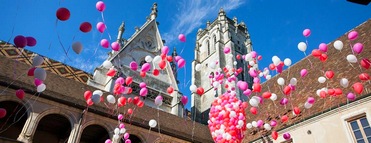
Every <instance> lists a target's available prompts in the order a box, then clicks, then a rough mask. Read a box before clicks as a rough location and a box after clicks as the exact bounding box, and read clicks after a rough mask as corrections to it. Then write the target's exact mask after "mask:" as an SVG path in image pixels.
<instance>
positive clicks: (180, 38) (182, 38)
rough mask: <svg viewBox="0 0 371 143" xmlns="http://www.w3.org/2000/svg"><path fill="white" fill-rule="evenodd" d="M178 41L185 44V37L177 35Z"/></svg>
mask: <svg viewBox="0 0 371 143" xmlns="http://www.w3.org/2000/svg"><path fill="white" fill-rule="evenodd" d="M178 39H179V41H181V42H185V41H186V37H185V35H184V34H179V36H178Z"/></svg>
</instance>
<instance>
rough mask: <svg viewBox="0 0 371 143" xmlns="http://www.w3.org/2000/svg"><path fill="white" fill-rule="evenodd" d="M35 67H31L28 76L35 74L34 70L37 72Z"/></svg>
mask: <svg viewBox="0 0 371 143" xmlns="http://www.w3.org/2000/svg"><path fill="white" fill-rule="evenodd" d="M35 69H36V67H32V68H30V69H29V70H28V73H27V75H28V76H33V75H34V72H35Z"/></svg>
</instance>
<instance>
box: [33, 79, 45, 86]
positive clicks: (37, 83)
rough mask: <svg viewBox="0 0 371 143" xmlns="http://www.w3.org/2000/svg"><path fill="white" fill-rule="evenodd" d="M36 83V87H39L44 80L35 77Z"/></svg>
mask: <svg viewBox="0 0 371 143" xmlns="http://www.w3.org/2000/svg"><path fill="white" fill-rule="evenodd" d="M34 83H35V85H36V87H37V86H39V85H40V84H42V83H43V81H42V80H40V79H37V78H35V79H34Z"/></svg>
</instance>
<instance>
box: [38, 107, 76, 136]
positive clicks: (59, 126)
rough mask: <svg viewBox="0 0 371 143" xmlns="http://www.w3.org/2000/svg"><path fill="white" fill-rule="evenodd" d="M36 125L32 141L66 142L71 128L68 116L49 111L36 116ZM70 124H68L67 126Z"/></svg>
mask: <svg viewBox="0 0 371 143" xmlns="http://www.w3.org/2000/svg"><path fill="white" fill-rule="evenodd" d="M36 119H37V120H38V122H37V126H36V128H35V130H34V133H33V137H32V138H33V139H32V142H37V143H49V142H67V141H68V139H69V136H70V133H71V131H72V129H73V126H72V125H73V123H72V122H71V121H70V119H71V118H70V117H68V116H66V115H64V114H60V113H50V114H46V115H43V116H41V118H39V117H36ZM68 124H70V126H68Z"/></svg>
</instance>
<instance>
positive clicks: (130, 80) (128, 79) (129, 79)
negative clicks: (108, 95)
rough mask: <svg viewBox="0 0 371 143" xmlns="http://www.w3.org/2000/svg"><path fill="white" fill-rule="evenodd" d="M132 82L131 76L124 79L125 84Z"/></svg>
mask: <svg viewBox="0 0 371 143" xmlns="http://www.w3.org/2000/svg"><path fill="white" fill-rule="evenodd" d="M132 82H133V78H132V77H131V76H128V77H127V78H126V79H125V84H126V85H130V84H131V83H132Z"/></svg>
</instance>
